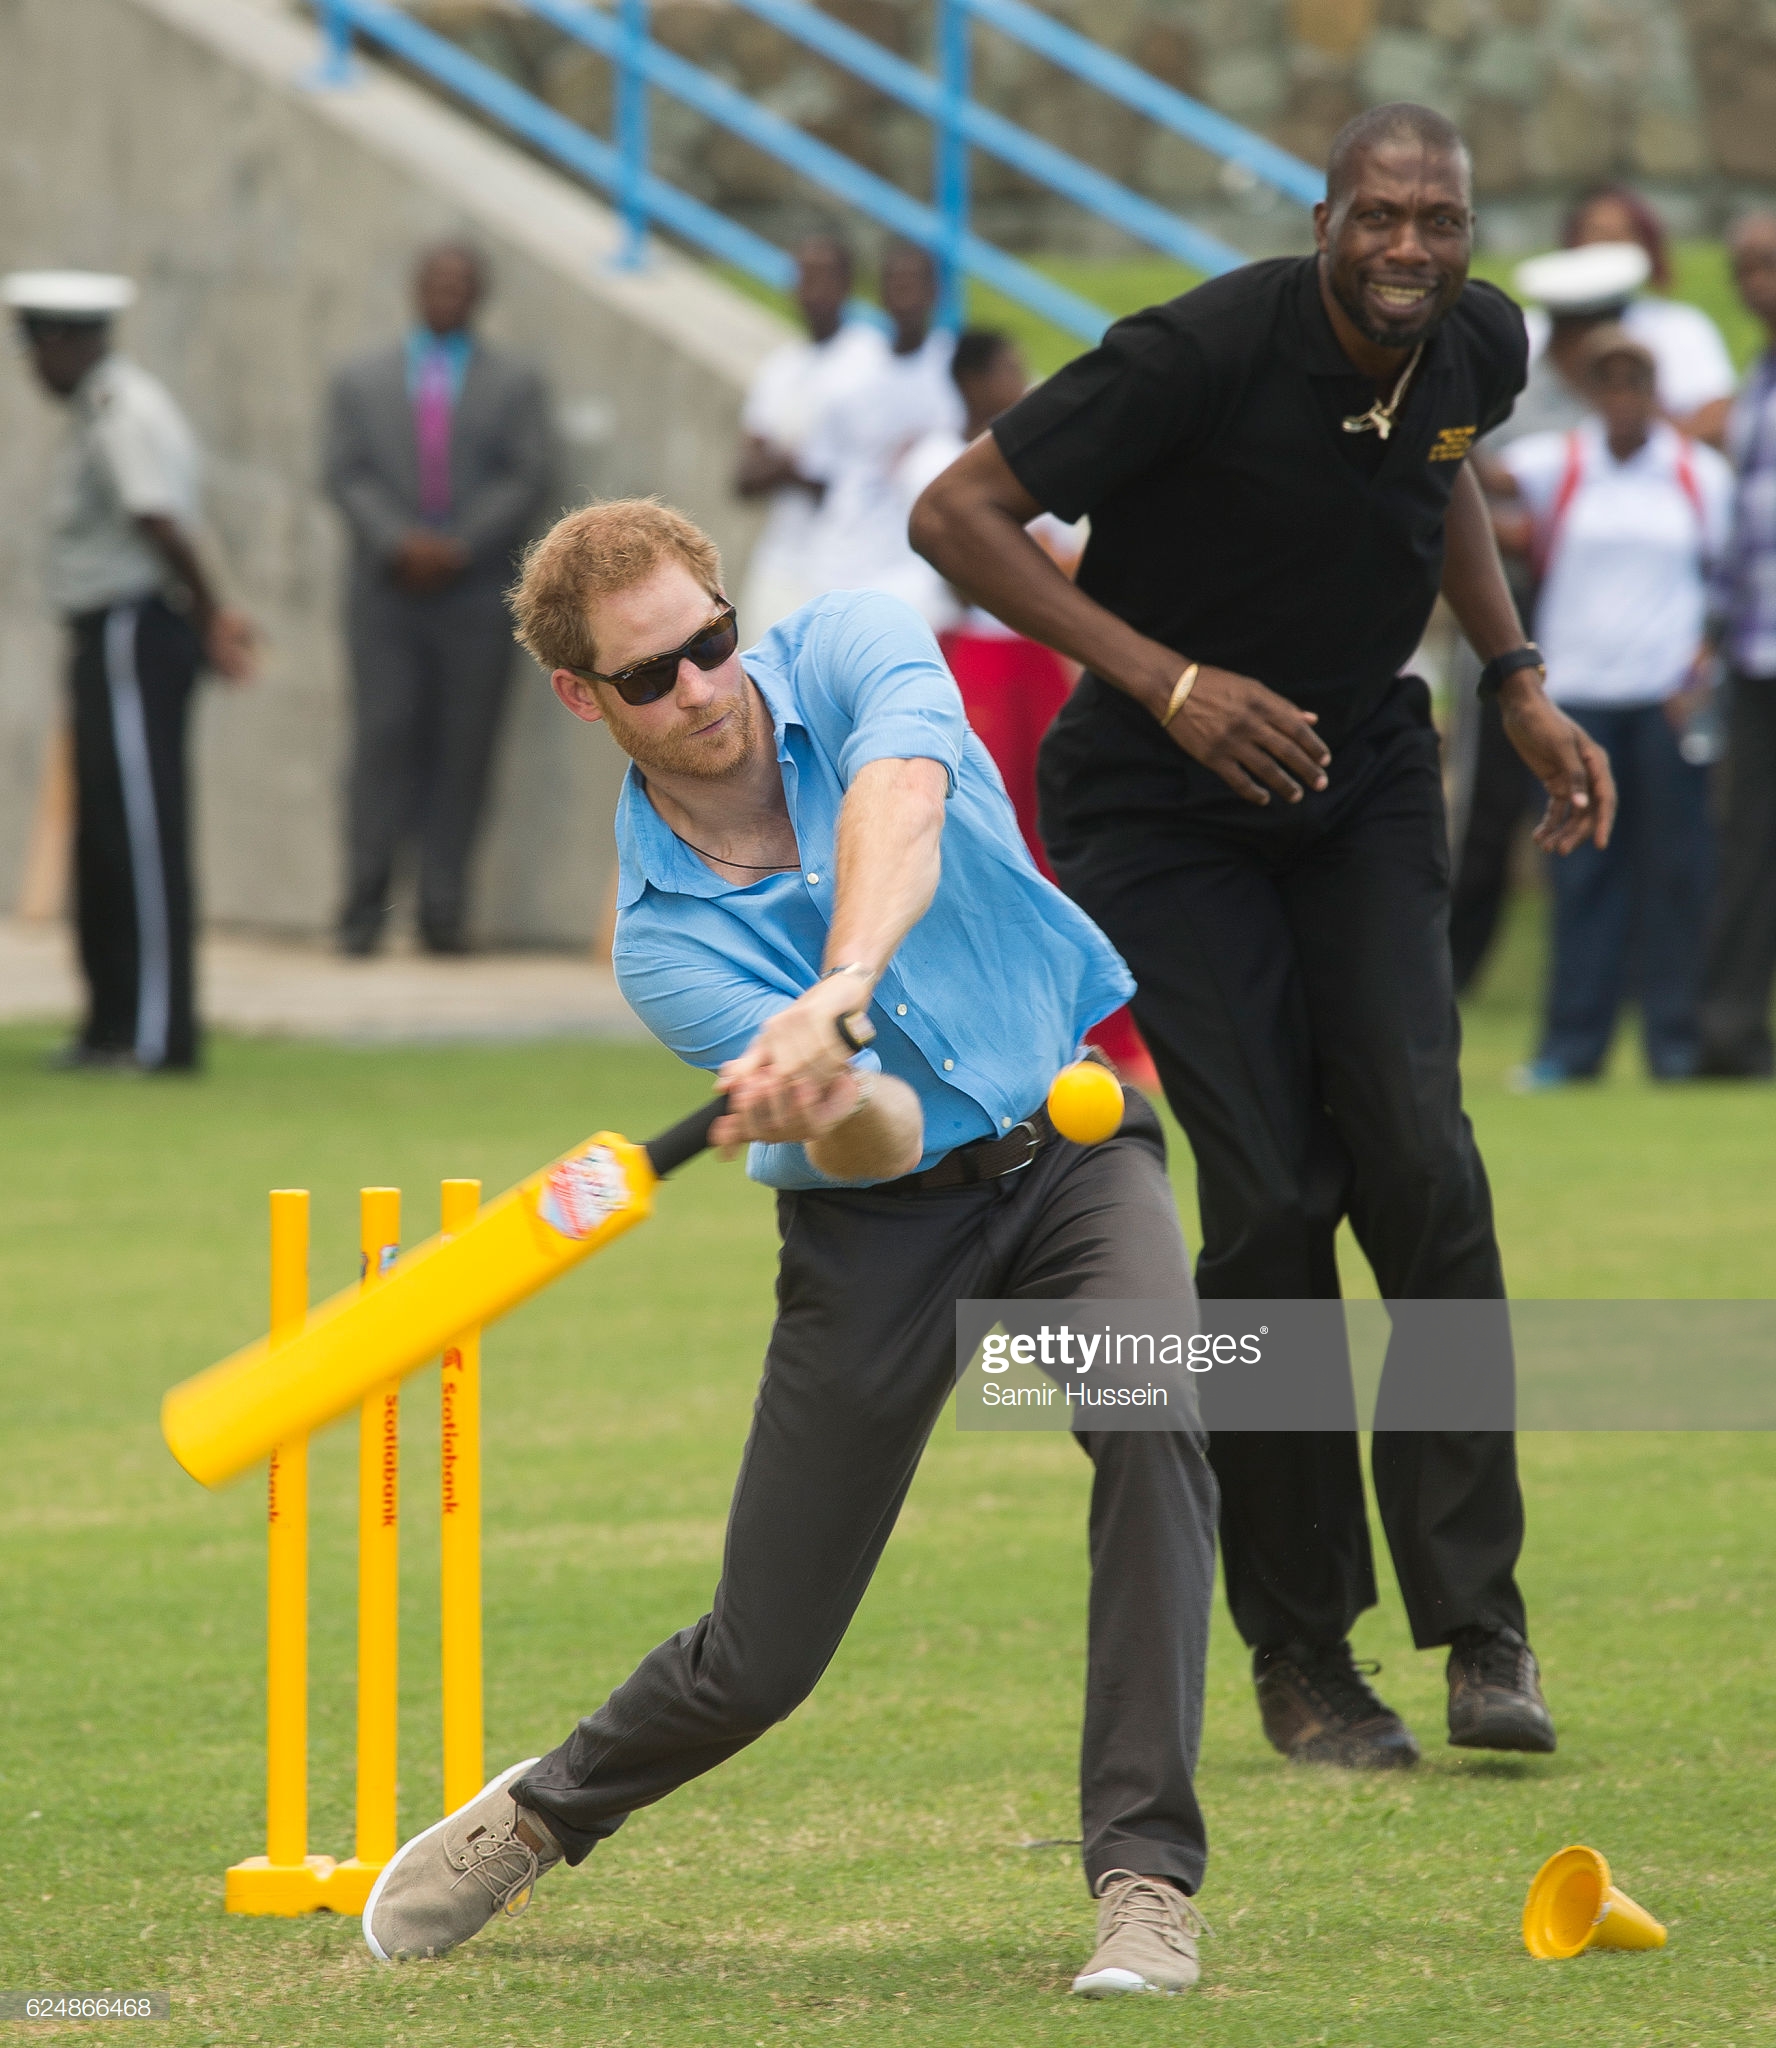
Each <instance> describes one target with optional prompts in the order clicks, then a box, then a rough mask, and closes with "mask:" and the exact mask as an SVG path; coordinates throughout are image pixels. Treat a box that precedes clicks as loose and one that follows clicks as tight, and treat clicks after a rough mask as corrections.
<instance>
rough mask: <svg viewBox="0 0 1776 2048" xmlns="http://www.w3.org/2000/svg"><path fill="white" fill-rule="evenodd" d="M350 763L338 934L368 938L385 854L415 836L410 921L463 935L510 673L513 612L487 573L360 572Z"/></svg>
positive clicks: (383, 879)
mask: <svg viewBox="0 0 1776 2048" xmlns="http://www.w3.org/2000/svg"><path fill="white" fill-rule="evenodd" d="M347 621H348V626H349V632H350V640H351V658H352V683H353V698H352V706H353V717H352V765H351V779H350V784H349V787H348V790H347V801H346V807H347V814H348V843H347V853H348V858H349V863H350V877H349V880H348V882H347V887H346V900H345V908H344V911H343V913H342V914H341V918H340V924H341V929H342V932H343V934H344V936H345V937H346V938H348V939H351V938H374V937H375V936H376V934H377V933H378V932H379V931H380V930H381V928H382V921H383V917H384V915H385V913H386V911H387V908H388V898H389V882H390V878H391V876H392V874H393V871H394V863H395V855H396V852H397V851H398V849H399V848H400V846H401V843H402V842H403V840H405V839H406V838H407V837H408V836H409V835H412V836H413V837H415V838H416V839H417V840H418V843H419V922H420V928H421V930H422V932H423V933H424V934H425V936H426V937H427V938H428V939H431V940H443V941H446V942H449V941H453V940H456V939H459V938H460V937H461V936H462V926H463V917H464V913H465V910H466V894H467V883H466V877H467V873H468V862H469V854H470V852H471V850H472V849H473V846H474V842H475V830H476V827H477V825H478V824H479V823H480V819H481V809H482V804H483V801H484V799H485V797H486V794H487V776H488V770H489V768H490V767H491V766H492V762H493V750H494V741H495V739H496V737H497V735H498V732H499V721H500V712H501V710H502V708H503V706H504V704H505V699H506V689H507V685H508V683H509V681H510V679H511V674H512V662H513V652H512V621H511V618H510V616H509V615H508V614H507V611H506V606H505V600H504V598H503V597H502V596H501V595H500V586H499V584H498V582H497V581H495V580H492V579H490V578H488V577H486V576H477V577H473V578H471V579H469V580H468V581H465V582H463V583H460V584H457V585H455V586H454V587H453V588H451V589H449V590H443V591H438V592H435V593H432V594H430V595H427V596H423V597H420V596H412V595H410V594H409V593H407V592H406V591H403V590H399V589H397V588H396V587H395V586H394V585H393V584H392V583H389V582H388V581H387V580H386V579H384V578H380V577H372V576H367V575H364V574H363V573H361V572H360V573H359V574H358V575H357V576H355V577H354V579H353V584H352V590H351V596H350V600H349V603H348V607H347Z"/></svg>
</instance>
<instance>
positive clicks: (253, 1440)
mask: <svg viewBox="0 0 1776 2048" xmlns="http://www.w3.org/2000/svg"><path fill="white" fill-rule="evenodd" d="M726 1108H727V1101H726V1098H725V1097H722V1096H717V1097H716V1098H715V1100H714V1101H713V1102H710V1103H706V1104H705V1105H704V1106H703V1108H701V1109H699V1110H697V1111H696V1112H695V1113H694V1114H693V1115H691V1116H688V1117H686V1118H684V1120H683V1121H682V1122H680V1123H676V1124H674V1125H673V1126H672V1128H671V1129H670V1130H667V1131H662V1132H661V1133H660V1135H659V1136H658V1137H657V1138H654V1139H651V1140H650V1141H649V1142H648V1143H647V1144H646V1145H633V1144H631V1143H630V1142H629V1140H628V1139H627V1138H622V1137H619V1136H618V1135H617V1134H616V1133H615V1132H613V1131H600V1132H599V1133H598V1135H597V1136H596V1137H593V1138H588V1139H587V1140H586V1142H585V1143H584V1144H583V1145H578V1146H576V1147H575V1148H574V1150H573V1151H571V1152H568V1153H565V1154H563V1156H562V1157H561V1158H559V1159H557V1160H556V1161H554V1163H553V1164H552V1165H549V1166H546V1167H544V1168H543V1169H542V1171H541V1172H540V1173H533V1174H532V1175H530V1177H529V1178H528V1179H526V1180H521V1181H520V1182H519V1183H518V1185H517V1186H516V1187H515V1188H508V1189H507V1191H506V1192H505V1193H504V1194H503V1195H501V1196H500V1197H499V1198H498V1199H497V1200H496V1201H493V1202H490V1203H489V1204H488V1205H487V1206H486V1208H484V1209H483V1210H482V1211H481V1213H480V1214H479V1215H478V1216H477V1217H476V1219H475V1221H474V1222H473V1223H471V1224H470V1225H469V1226H468V1228H467V1229H466V1230H464V1231H462V1232H460V1233H459V1234H458V1235H456V1236H454V1237H450V1238H444V1237H434V1238H432V1239H430V1240H429V1241H428V1242H427V1243H425V1244H422V1245H418V1246H416V1247H415V1248H414V1249H413V1250H412V1251H410V1252H407V1253H406V1254H404V1255H403V1256H402V1257H401V1258H399V1259H397V1260H396V1262H395V1263H394V1265H393V1266H392V1267H390V1269H389V1271H388V1274H387V1276H386V1278H385V1279H384V1280H383V1281H382V1282H381V1284H380V1285H379V1286H376V1287H372V1288H369V1289H367V1290H360V1289H359V1288H357V1287H348V1288H347V1289H345V1291H344V1292H343V1293H340V1294H336V1295H334V1297H333V1298H332V1300H331V1301H326V1302H323V1303H322V1304H321V1306H320V1307H319V1308H317V1309H315V1310H313V1311H312V1312H311V1313H310V1315H309V1317H308V1321H307V1322H306V1324H305V1325H304V1326H303V1329H302V1331H301V1334H300V1335H299V1336H296V1337H292V1338H290V1339H288V1340H287V1341H285V1342H283V1343H280V1344H278V1345H277V1346H275V1347H273V1346H272V1344H271V1343H270V1341H269V1340H268V1339H264V1338H262V1339H261V1340H260V1341H259V1342H258V1343H256V1344H249V1345H248V1346H247V1347H246V1349H245V1350H244V1351H237V1352H236V1353H235V1354H234V1356H233V1357H232V1358H225V1359H223V1360H222V1361H221V1363H220V1364H218V1365H213V1366H211V1367H210V1369H209V1370H208V1371H207V1372H201V1373H198V1374H197V1375H196V1376H195V1377H194V1378H192V1379H188V1380H185V1381H183V1382H181V1384H180V1385H178V1386H176V1387H174V1388H173V1389H172V1391H171V1392H170V1393H169V1394H168V1395H167V1396H166V1398H165V1400H164V1401H162V1403H161V1407H160V1427H161V1433H162V1435H164V1436H165V1438H166V1441H167V1447H168V1449H170V1450H171V1452H172V1454H173V1456H174V1457H175V1458H177V1459H178V1461H179V1463H180V1464H181V1465H183V1466H184V1468H185V1469H186V1471H187V1472H189V1473H190V1474H191V1476H192V1478H193V1479H197V1480H201V1481H202V1482H203V1484H204V1485H205V1486H220V1485H222V1484H223V1482H224V1481H226V1480H229V1479H234V1478H237V1477H238V1476H239V1475H240V1474H241V1473H242V1472H245V1471H246V1470H247V1469H248V1468H249V1467H250V1466H252V1465H256V1464H257V1463H258V1462H259V1460H260V1459H261V1458H264V1457H266V1456H268V1455H269V1453H270V1452H271V1451H272V1450H273V1449H274V1448H275V1447H276V1446H277V1445H278V1444H281V1443H286V1442H288V1441H290V1440H291V1439H292V1438H295V1437H303V1436H307V1435H309V1434H310V1433H311V1432H312V1431H314V1430H317V1429H321V1428H324V1427H325V1425H326V1424H327V1423H329V1422H332V1421H334V1420H335V1419H336V1418H337V1417H339V1416H341V1415H344V1414H346V1413H347V1412H348V1411H350V1410H352V1409H355V1408H356V1407H357V1406H358V1404H359V1403H360V1402H361V1401H362V1400H363V1399H364V1397H365V1396H366V1395H367V1394H369V1393H370V1391H371V1390H372V1389H373V1388H375V1387H377V1386H380V1385H382V1384H383V1383H384V1382H385V1381H388V1380H392V1379H400V1378H402V1377H404V1376H405V1375H406V1374H408V1373H410V1372H416V1371H417V1370H418V1369H419V1368H420V1367H421V1366H423V1365H426V1364H428V1363H430V1361H431V1360H433V1359H435V1358H436V1357H437V1356H438V1355H439V1353H440V1352H442V1351H443V1350H444V1348H445V1346H446V1345H448V1344H449V1343H450V1342H451V1341H452V1340H453V1339H454V1338H455V1337H456V1336H457V1335H458V1333H459V1332H461V1331H463V1330H470V1329H475V1328H478V1327H479V1326H480V1325H482V1324H484V1323H490V1322H492V1321H493V1320H494V1318H495V1317H497V1316H502V1315H504V1314H505V1313H506V1311H507V1310H508V1309H512V1308H516V1307H517V1306H518V1304H519V1303H520V1302H521V1301H527V1300H528V1299H529V1298H530V1296H531V1295H533V1294H535V1293H536V1292H537V1290H538V1289H539V1288H542V1287H546V1286H547V1285H548V1284H549V1282H550V1281H551V1280H555V1279H558V1278H559V1277H560V1276H561V1274H563V1273H565V1272H566V1271H567V1269H568V1268H569V1267H570V1266H577V1265H578V1264H579V1262H580V1261H581V1260H582V1259H586V1258H590V1257H591V1255H592V1254H593V1253H594V1252H597V1251H602V1250H603V1248H604V1247H605V1246H606V1245H607V1244H609V1243H610V1241H611V1240H612V1238H615V1237H621V1236H622V1234H623V1232H624V1231H626V1230H629V1229H631V1228H632V1227H633V1226H634V1225H635V1224H637V1223H640V1222H642V1221H643V1220H644V1219H645V1218H646V1217H647V1216H648V1215H650V1214H651V1213H652V1210H653V1206H654V1188H655V1187H656V1185H657V1184H658V1183H659V1182H660V1181H661V1180H663V1179H664V1178H665V1176H666V1175H667V1174H669V1173H671V1172H672V1171H673V1169H674V1168H675V1167H679V1166H682V1165H683V1164H684V1163H685V1161H686V1160H688V1159H693V1158H695V1157H696V1155H697V1154H698V1153H699V1152H701V1151H703V1150H704V1149H705V1148H706V1147H707V1146H708V1144H709V1127H710V1125H711V1124H712V1123H714V1121H715V1119H716V1118H717V1117H718V1116H720V1115H721V1114H722V1113H723V1111H724V1110H725V1109H726Z"/></svg>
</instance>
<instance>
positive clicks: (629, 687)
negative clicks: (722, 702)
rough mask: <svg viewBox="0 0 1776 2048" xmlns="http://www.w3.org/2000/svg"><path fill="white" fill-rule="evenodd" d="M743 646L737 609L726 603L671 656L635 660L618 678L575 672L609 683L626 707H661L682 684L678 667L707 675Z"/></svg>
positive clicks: (583, 678)
mask: <svg viewBox="0 0 1776 2048" xmlns="http://www.w3.org/2000/svg"><path fill="white" fill-rule="evenodd" d="M739 644H740V622H739V620H738V619H737V618H735V616H734V607H733V606H732V605H731V604H724V605H723V606H722V608H721V610H720V611H719V612H717V613H716V615H715V617H714V618H713V619H711V620H710V621H709V623H708V624H707V625H706V626H699V627H698V628H697V630H696V631H695V632H694V633H693V634H692V635H691V637H690V638H689V639H688V640H687V641H686V642H685V643H684V645H683V646H682V647H675V648H673V649H672V651H671V652H670V653H669V654H650V655H649V656H648V658H647V660H646V661H632V662H631V663H630V664H629V666H628V667H627V668H620V669H618V670H617V672H616V674H615V675H609V676H605V675H600V674H599V673H598V671H597V670H596V669H590V668H576V669H574V670H572V671H571V673H572V674H574V675H576V676H578V677H579V678H580V679H581V681H582V682H588V683H609V684H610V686H611V688H612V689H613V690H615V691H616V693H617V695H618V696H619V697H621V698H622V700H623V702H624V703H625V704H657V703H658V702H659V701H660V699H661V698H662V697H664V696H667V695H669V694H670V692H671V690H672V688H673V686H674V684H676V683H677V681H678V665H679V663H680V662H681V661H688V662H691V663H692V664H693V665H694V666H695V667H697V668H700V669H702V670H703V672H704V673H705V674H707V673H708V672H709V670H711V669H712V668H720V667H721V665H722V663H723V662H724V661H726V660H727V658H728V657H729V655H731V654H732V653H733V651H734V649H735V648H736V647H738V646H739Z"/></svg>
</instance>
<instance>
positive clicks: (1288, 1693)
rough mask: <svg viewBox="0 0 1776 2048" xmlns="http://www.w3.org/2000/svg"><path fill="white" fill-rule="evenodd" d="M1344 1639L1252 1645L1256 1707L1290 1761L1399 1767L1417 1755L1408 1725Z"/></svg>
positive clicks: (1414, 1760)
mask: <svg viewBox="0 0 1776 2048" xmlns="http://www.w3.org/2000/svg"><path fill="white" fill-rule="evenodd" d="M1380 1669H1381V1666H1380V1665H1379V1664H1366V1665H1359V1664H1358V1663H1357V1662H1356V1661H1355V1660H1354V1659H1353V1657H1352V1656H1351V1648H1350V1644H1349V1643H1285V1644H1283V1645H1282V1647H1281V1648H1280V1649H1274V1650H1254V1651H1253V1652H1252V1676H1253V1678H1254V1680H1255V1681H1256V1682H1257V1686H1258V1711H1259V1713H1260V1714H1261V1715H1262V1716H1263V1719H1264V1732H1265V1734H1266V1735H1268V1736H1269V1737H1270V1742H1271V1747H1272V1748H1273V1749H1276V1750H1279V1751H1280V1752H1281V1753H1282V1754H1283V1755H1284V1756H1286V1757H1287V1758H1288V1759H1289V1760H1290V1762H1291V1763H1308V1764H1342V1765H1343V1766H1344V1767H1345V1768H1346V1769H1347V1770H1357V1771H1398V1770H1405V1769H1408V1768H1409V1767H1410V1766H1411V1765H1413V1764H1415V1763H1417V1762H1418V1744H1417V1743H1416V1742H1414V1741H1413V1739H1412V1731H1411V1729H1409V1728H1408V1727H1407V1726H1406V1724H1405V1722H1404V1721H1402V1720H1401V1719H1400V1717H1399V1715H1398V1714H1396V1713H1395V1712H1394V1711H1393V1709H1392V1708H1391V1707H1388V1706H1385V1705H1384V1704H1383V1703H1382V1702H1381V1701H1380V1700H1379V1699H1377V1698H1376V1696H1375V1694H1374V1693H1373V1692H1371V1691H1370V1689H1369V1686H1368V1683H1367V1680H1366V1678H1365V1673H1368V1674H1373V1673H1375V1672H1377V1671H1379V1670H1380Z"/></svg>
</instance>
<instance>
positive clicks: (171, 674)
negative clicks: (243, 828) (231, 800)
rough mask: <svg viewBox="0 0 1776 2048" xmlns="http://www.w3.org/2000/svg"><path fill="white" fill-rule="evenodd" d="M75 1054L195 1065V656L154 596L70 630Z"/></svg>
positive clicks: (92, 616)
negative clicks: (84, 1050) (191, 738)
mask: <svg viewBox="0 0 1776 2048" xmlns="http://www.w3.org/2000/svg"><path fill="white" fill-rule="evenodd" d="M72 625H73V637H74V645H73V659H72V663H71V666H70V683H71V691H72V695H73V700H74V791H75V797H74V803H75V827H74V902H75V919H76V923H77V926H78V929H79V937H80V964H81V968H82V971H83V972H84V974H85V977H86V989H87V1010H86V1021H85V1023H84V1024H83V1026H82V1027H81V1033H80V1037H81V1043H82V1044H84V1045H86V1046H89V1047H91V1048H92V1049H93V1050H95V1051H103V1052H127V1053H133V1054H134V1055H135V1057H136V1058H137V1059H138V1060H139V1061H140V1062H141V1064H142V1065H143V1066H145V1067H174V1068H178V1067H190V1066H193V1065H195V1064H196V1061H197V1051H198V1045H197V1036H198V1034H197V1020H196V1013H195V1002H194V997H193V990H192V891H191V867H190V851H189V849H190V831H189V824H188V815H187V813H188V801H187V793H188V777H187V771H186V759H185V754H186V744H185V736H186V727H187V722H188V713H189V710H190V704H191V694H192V690H193V688H194V686H195V684H196V682H197V675H198V669H199V666H200V664H201V660H202V650H201V648H200V646H199V644H198V639H197V635H196V634H195V633H194V632H193V631H192V629H191V627H190V625H189V624H188V623H187V622H186V621H185V620H184V619H183V618H181V617H180V616H179V614H178V613H177V612H175V611H173V610H171V609H170V607H168V606H167V605H165V604H164V603H162V602H161V600H160V599H159V598H157V597H149V598H141V599H137V600H135V601H133V602H131V603H129V604H119V605H113V606H111V607H110V608H109V609H107V610H105V611H97V612H86V613H83V614H82V615H81V616H80V617H78V618H76V619H75V620H73V621H72Z"/></svg>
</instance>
